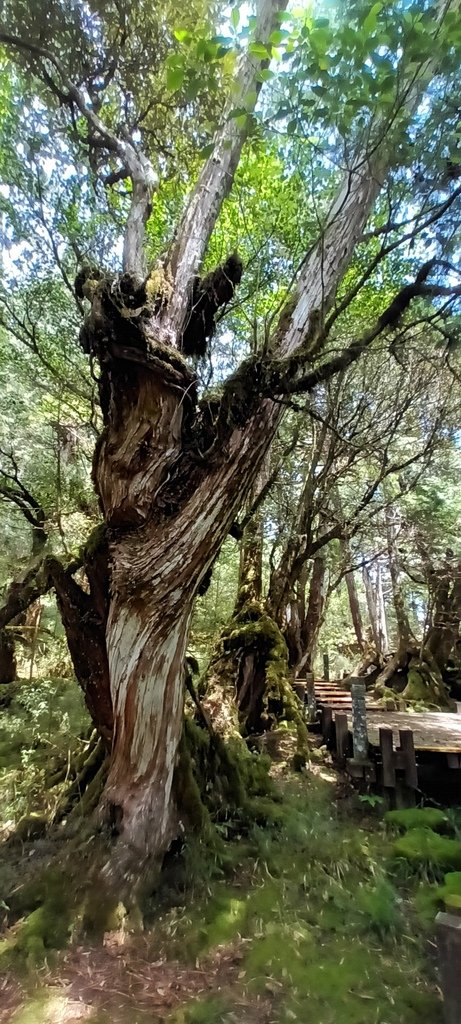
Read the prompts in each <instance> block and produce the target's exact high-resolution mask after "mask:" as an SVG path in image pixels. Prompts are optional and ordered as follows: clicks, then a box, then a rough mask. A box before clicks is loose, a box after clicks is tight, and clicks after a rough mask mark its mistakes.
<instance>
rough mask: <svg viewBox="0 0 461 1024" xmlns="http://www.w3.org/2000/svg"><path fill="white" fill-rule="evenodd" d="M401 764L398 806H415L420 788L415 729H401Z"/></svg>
mask: <svg viewBox="0 0 461 1024" xmlns="http://www.w3.org/2000/svg"><path fill="white" fill-rule="evenodd" d="M399 737H400V754H401V766H402V767H403V772H404V774H403V779H402V780H400V782H399V784H398V786H397V806H398V807H414V806H415V803H416V796H415V790H417V788H418V769H417V767H416V755H415V744H414V740H413V730H412V729H409V728H404V729H399Z"/></svg>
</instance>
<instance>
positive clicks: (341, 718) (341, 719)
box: [335, 711, 349, 764]
mask: <svg viewBox="0 0 461 1024" xmlns="http://www.w3.org/2000/svg"><path fill="white" fill-rule="evenodd" d="M335 727H336V756H337V759H338V761H339V763H340V764H345V763H346V757H347V753H348V750H347V748H348V745H349V729H348V725H347V714H346V712H345V711H337V712H336V714H335Z"/></svg>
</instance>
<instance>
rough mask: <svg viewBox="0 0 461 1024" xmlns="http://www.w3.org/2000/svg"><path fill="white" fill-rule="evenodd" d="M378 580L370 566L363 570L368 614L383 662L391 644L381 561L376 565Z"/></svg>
mask: <svg viewBox="0 0 461 1024" xmlns="http://www.w3.org/2000/svg"><path fill="white" fill-rule="evenodd" d="M375 573H376V582H374V581H373V578H372V575H371V573H370V570H369V569H368V566H365V567H364V570H363V582H364V586H365V595H366V599H367V608H368V615H369V619H370V626H371V632H372V636H373V643H374V645H375V650H376V655H377V658H378V664H381V662H382V660H383V658H385V657H386V655H387V653H388V650H389V644H388V639H387V623H386V609H385V604H384V594H383V588H382V578H381V567H380V565H379V562H378V563H377V565H376V569H375Z"/></svg>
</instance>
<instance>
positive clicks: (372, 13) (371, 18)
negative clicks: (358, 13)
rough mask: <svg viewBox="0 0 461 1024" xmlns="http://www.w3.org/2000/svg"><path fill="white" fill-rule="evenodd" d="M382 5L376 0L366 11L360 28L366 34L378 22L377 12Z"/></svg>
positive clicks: (372, 29)
mask: <svg viewBox="0 0 461 1024" xmlns="http://www.w3.org/2000/svg"><path fill="white" fill-rule="evenodd" d="M382 8H383V5H382V3H381V2H380V0H378V3H376V4H373V7H371V9H370V10H369V11H368V14H367V16H366V18H365V19H364V21H363V25H362V28H363V30H364V32H366V34H367V35H370V33H371V32H373V31H374V29H375V28H376V26H377V24H378V14H380V12H381V11H382Z"/></svg>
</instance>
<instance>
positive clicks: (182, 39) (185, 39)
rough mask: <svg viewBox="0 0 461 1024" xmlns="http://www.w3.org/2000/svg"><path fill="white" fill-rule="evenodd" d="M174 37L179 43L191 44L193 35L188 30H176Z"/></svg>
mask: <svg viewBox="0 0 461 1024" xmlns="http://www.w3.org/2000/svg"><path fill="white" fill-rule="evenodd" d="M173 35H174V37H175V39H177V40H178V43H190V41H191V39H192V33H191V32H189V31H188V29H187V28H175V30H174V32H173Z"/></svg>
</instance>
